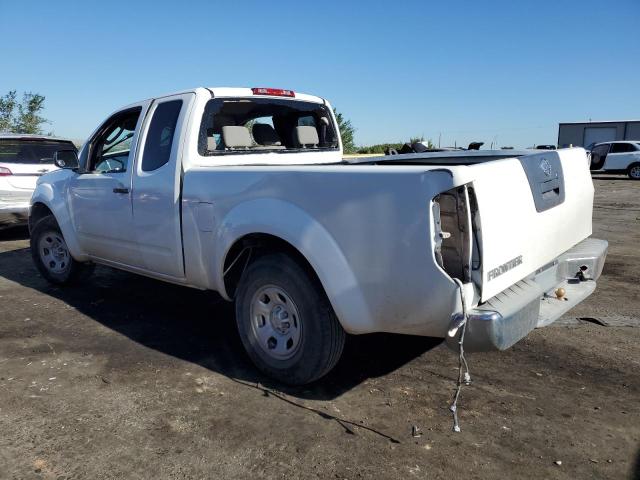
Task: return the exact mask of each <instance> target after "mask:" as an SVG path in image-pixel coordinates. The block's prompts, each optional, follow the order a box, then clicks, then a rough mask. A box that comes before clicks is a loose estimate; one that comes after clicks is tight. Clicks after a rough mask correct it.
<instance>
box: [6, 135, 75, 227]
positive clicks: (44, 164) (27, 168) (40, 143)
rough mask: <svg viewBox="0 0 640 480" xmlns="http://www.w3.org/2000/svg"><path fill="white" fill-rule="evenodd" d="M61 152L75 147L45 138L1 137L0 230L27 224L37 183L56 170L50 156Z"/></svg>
mask: <svg viewBox="0 0 640 480" xmlns="http://www.w3.org/2000/svg"><path fill="white" fill-rule="evenodd" d="M60 149H73V150H76V147H75V145H74V144H73V142H71V141H70V140H65V139H61V138H54V137H47V136H44V135H21V134H0V228H4V227H8V226H11V225H16V224H24V223H26V222H27V218H28V215H29V200H30V199H31V194H32V193H33V190H34V189H35V188H36V181H37V180H38V177H40V176H41V175H44V174H45V173H47V172H49V171H51V170H55V169H56V168H57V167H56V166H55V165H54V164H53V154H54V152H56V151H57V150H60Z"/></svg>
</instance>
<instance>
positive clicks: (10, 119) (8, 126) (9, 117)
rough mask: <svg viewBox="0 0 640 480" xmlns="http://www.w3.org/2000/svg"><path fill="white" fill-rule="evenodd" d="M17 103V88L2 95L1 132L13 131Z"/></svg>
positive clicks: (0, 105)
mask: <svg viewBox="0 0 640 480" xmlns="http://www.w3.org/2000/svg"><path fill="white" fill-rule="evenodd" d="M16 104H17V101H16V91H15V90H11V91H10V92H9V93H7V94H6V95H5V96H3V97H0V132H13V127H14V111H15V109H16Z"/></svg>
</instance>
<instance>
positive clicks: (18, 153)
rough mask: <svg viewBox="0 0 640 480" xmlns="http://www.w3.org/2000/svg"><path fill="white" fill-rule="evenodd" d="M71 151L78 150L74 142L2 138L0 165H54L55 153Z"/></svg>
mask: <svg viewBox="0 0 640 480" xmlns="http://www.w3.org/2000/svg"><path fill="white" fill-rule="evenodd" d="M69 149H73V150H76V147H75V145H74V144H73V143H72V142H67V141H61V140H36V139H3V138H0V163H20V164H28V165H42V164H44V165H46V164H53V154H54V153H55V152H57V151H58V150H69Z"/></svg>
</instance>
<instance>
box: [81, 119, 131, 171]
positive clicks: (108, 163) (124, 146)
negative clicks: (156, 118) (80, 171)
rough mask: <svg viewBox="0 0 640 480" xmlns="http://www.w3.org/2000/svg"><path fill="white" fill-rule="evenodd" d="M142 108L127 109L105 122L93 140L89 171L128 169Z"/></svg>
mask: <svg viewBox="0 0 640 480" xmlns="http://www.w3.org/2000/svg"><path fill="white" fill-rule="evenodd" d="M141 110H142V109H141V108H134V109H131V110H126V111H124V112H120V113H118V114H116V115H114V116H113V117H112V118H110V119H109V120H107V122H105V124H104V126H103V128H102V129H101V130H100V132H99V133H98V134H97V135H96V137H95V138H94V139H93V140H92V141H91V153H90V157H89V166H88V169H87V170H88V171H90V172H94V173H122V172H126V171H127V166H128V165H129V155H130V153H131V144H132V139H133V136H134V134H135V130H136V124H137V123H138V117H140V112H141Z"/></svg>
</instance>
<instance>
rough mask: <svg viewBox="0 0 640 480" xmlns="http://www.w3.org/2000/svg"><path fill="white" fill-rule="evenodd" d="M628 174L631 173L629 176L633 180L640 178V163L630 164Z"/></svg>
mask: <svg viewBox="0 0 640 480" xmlns="http://www.w3.org/2000/svg"><path fill="white" fill-rule="evenodd" d="M627 175H629V178H631V179H633V180H640V163H634V164H633V165H629V168H628V169H627Z"/></svg>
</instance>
